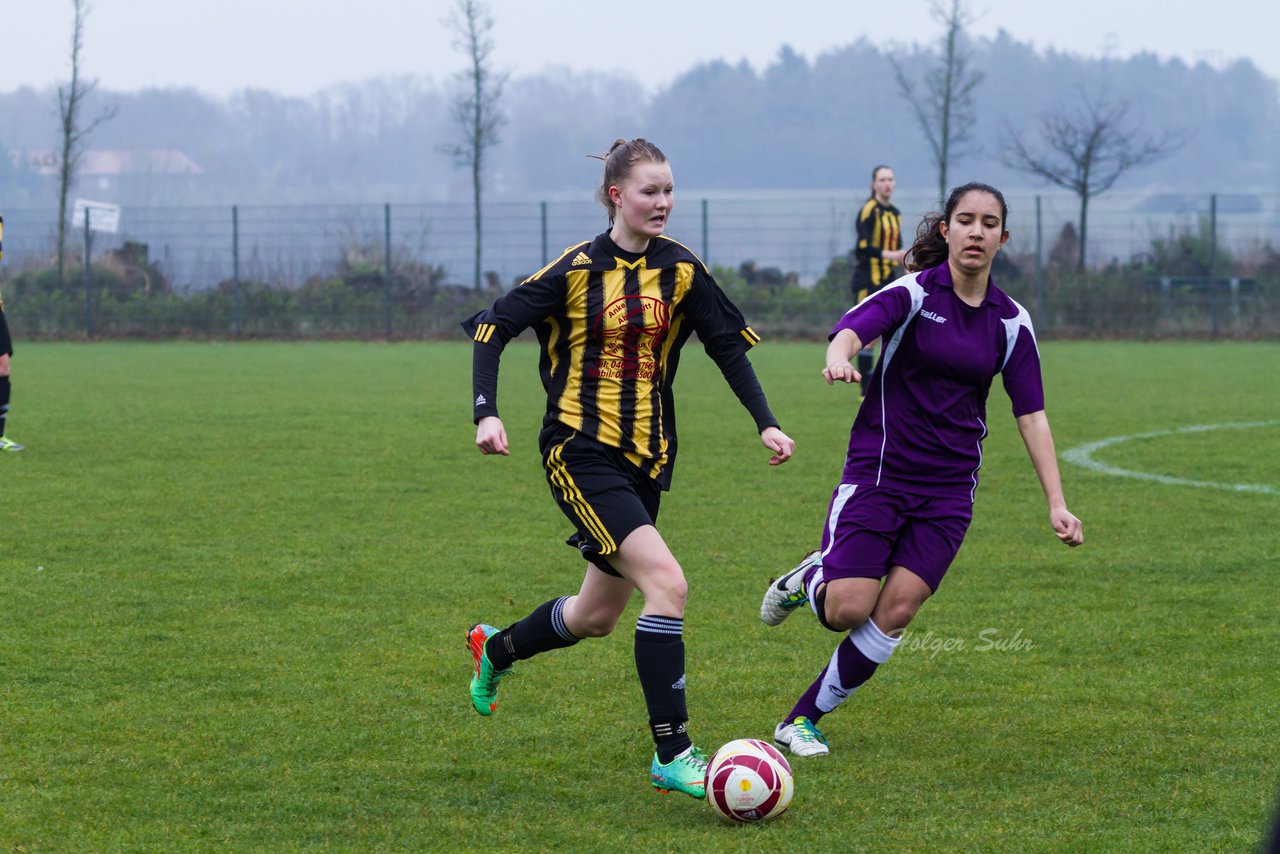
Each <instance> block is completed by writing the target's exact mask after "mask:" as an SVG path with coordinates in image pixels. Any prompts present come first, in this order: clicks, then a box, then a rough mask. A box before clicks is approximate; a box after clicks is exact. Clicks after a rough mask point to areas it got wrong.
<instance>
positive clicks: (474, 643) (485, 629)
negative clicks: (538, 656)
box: [467, 623, 515, 718]
mask: <svg viewBox="0 0 1280 854" xmlns="http://www.w3.org/2000/svg"><path fill="white" fill-rule="evenodd" d="M497 633H498V630H497V629H495V628H494V627H493V626H489V625H486V624H484V623H476V624H475V625H474V626H472V627H471V628H470V629H468V630H467V647H468V648H469V649H470V650H471V660H472V661H473V662H475V672H474V673H472V675H471V705H473V706H475V707H476V711H477V712H479V713H480V714H482V715H484V716H485V717H486V718H487V717H489V715H492V714H493V713H494V711H495V710H496V709H497V708H498V682H500V681H501V680H502V677H503V676H506V675H508V674H510V673H511V672H512V671H514V670H515V667H514V666H512V667H508V668H507V669H506V670H495V669H494V667H493V664H492V663H490V661H489V656H488V654H487V653H485V651H484V645H485V641H487V640H489V638H491V637H493V636H494V635H496V634H497Z"/></svg>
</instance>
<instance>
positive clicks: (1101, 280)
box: [0, 192, 1280, 338]
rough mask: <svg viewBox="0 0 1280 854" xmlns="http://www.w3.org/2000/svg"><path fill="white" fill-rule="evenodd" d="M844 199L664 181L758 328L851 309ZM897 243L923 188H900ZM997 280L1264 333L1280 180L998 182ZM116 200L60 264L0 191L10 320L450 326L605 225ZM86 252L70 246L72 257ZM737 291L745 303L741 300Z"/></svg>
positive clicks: (85, 332) (1138, 315)
mask: <svg viewBox="0 0 1280 854" xmlns="http://www.w3.org/2000/svg"><path fill="white" fill-rule="evenodd" d="M861 201H862V200H861V199H860V198H857V197H853V198H850V197H847V196H840V195H837V194H835V193H829V192H828V193H818V192H812V193H773V194H764V193H753V194H745V193H744V194H739V195H735V194H720V195H715V196H710V195H708V196H706V197H698V196H696V195H695V196H693V197H692V198H691V197H690V195H689V194H686V195H683V196H681V197H680V200H679V204H678V205H677V208H676V212H675V215H674V216H673V218H672V225H671V229H670V232H669V233H670V234H671V236H672V237H673V238H675V239H677V240H679V241H681V242H682V243H684V244H686V245H687V246H689V247H690V248H691V249H693V250H694V251H695V252H697V253H698V254H699V255H700V256H701V257H702V258H703V259H704V260H705V261H707V262H708V263H709V264H710V265H712V267H713V269H715V271H716V274H717V277H718V279H719V280H720V281H721V284H722V286H724V287H725V288H726V290H728V291H730V292H731V293H732V294H733V295H734V298H735V299H738V300H740V301H742V302H743V303H744V311H746V313H747V314H748V317H749V319H751V320H752V322H753V323H754V324H756V325H757V326H759V327H761V328H762V329H763V330H764V331H766V332H767V331H775V332H783V333H786V334H805V330H807V332H808V334H818V333H821V332H823V331H825V329H826V328H827V327H829V326H830V324H831V321H832V319H833V317H834V316H835V314H834V313H838V312H839V311H843V310H844V309H845V308H847V307H848V302H849V296H848V289H847V282H848V268H847V256H848V252H849V250H850V248H851V247H852V243H853V227H854V217H855V215H856V210H857V208H858V207H859V206H860V204H861ZM894 201H895V203H896V204H897V205H898V206H899V207H900V208H901V209H902V211H903V225H904V231H905V232H906V235H905V238H906V240H907V241H908V242H909V241H910V238H911V236H912V235H913V234H914V230H915V226H916V224H917V223H919V221H920V219H921V218H922V216H923V215H924V214H925V213H926V212H928V211H929V210H930V209H932V208H933V207H934V205H933V200H932V198H931V197H929V196H925V195H922V194H915V195H913V194H911V193H909V192H900V193H899V194H898V195H897V196H896V197H895V200H894ZM1008 202H1009V206H1010V215H1009V229H1010V232H1011V235H1012V237H1011V242H1010V246H1009V247H1008V250H1007V251H1006V252H1005V253H1002V255H1001V258H1000V261H1001V267H999V268H998V269H997V271H996V275H997V281H999V282H1000V284H1001V286H1002V287H1005V288H1006V289H1007V290H1009V291H1010V292H1011V293H1013V294H1014V296H1015V297H1016V298H1018V299H1019V300H1021V301H1023V302H1024V304H1026V305H1027V307H1028V308H1029V309H1030V310H1031V311H1032V314H1033V317H1034V318H1035V320H1036V323H1037V328H1038V329H1039V330H1040V331H1041V334H1044V335H1053V334H1059V335H1092V334H1097V335H1115V336H1137V337H1143V336H1166V337H1167V336H1180V335H1188V336H1197V337H1212V336H1232V337H1274V336H1277V335H1280V249H1278V247H1280V196H1277V195H1256V194H1214V193H1204V194H1171V193H1165V194H1152V193H1146V194H1141V195H1136V194H1129V195H1126V194H1120V193H1112V194H1106V195H1104V196H1101V197H1099V198H1097V199H1094V200H1092V203H1091V206H1090V213H1089V218H1088V221H1087V226H1088V233H1087V237H1086V239H1085V241H1084V244H1085V249H1086V252H1085V264H1084V266H1083V267H1081V266H1080V264H1079V247H1080V242H1081V241H1080V234H1079V226H1078V217H1079V203H1078V200H1077V199H1076V198H1075V197H1074V196H1070V195H1063V194H1039V195H1037V194H1016V193H1014V194H1010V195H1009V197H1008ZM483 213H484V216H483V221H482V222H483V235H482V240H481V246H482V249H483V253H482V258H481V261H482V264H481V274H480V276H479V281H478V282H477V281H476V279H477V277H476V275H475V262H474V258H475V246H476V238H475V226H474V217H473V214H472V208H471V206H470V205H469V204H420V205H336V204H320V205H306V206H261V205H256V206H230V207H174V208H161V207H155V208H126V209H125V210H124V211H122V213H121V216H120V222H119V229H118V231H117V232H116V233H110V234H109V233H101V232H89V233H87V234H85V233H83V229H76V228H72V229H71V230H70V235H69V238H68V245H67V256H68V257H67V261H66V264H65V265H64V270H63V275H62V276H61V278H59V276H58V275H57V271H56V269H55V264H54V259H55V255H56V237H55V235H56V231H57V229H56V212H54V211H51V210H7V211H0V215H3V216H4V225H5V231H4V254H5V258H4V261H3V262H0V293H2V294H3V295H4V298H5V305H6V312H7V313H8V316H9V320H10V324H11V326H13V327H14V328H15V329H16V330H18V334H19V335H21V336H23V337H46V338H96V337H112V336H141V337H171V336H181V335H196V336H210V337H255V336H257V337H367V338H414V337H424V336H433V335H442V334H443V335H448V334H453V333H454V332H455V331H456V329H457V325H456V324H457V321H458V319H459V318H460V317H462V316H464V315H465V314H466V313H469V312H470V311H473V310H475V309H477V308H478V307H480V306H483V305H485V304H487V303H489V302H491V301H492V299H493V298H494V296H495V295H496V293H498V292H500V291H501V290H503V289H506V288H510V287H512V286H513V285H515V284H516V283H518V282H519V281H521V280H522V279H524V278H525V277H526V276H528V275H530V274H531V273H533V272H535V271H537V270H538V269H540V268H541V267H543V266H545V265H546V264H547V263H548V262H549V261H552V260H554V259H555V258H556V257H558V256H559V254H560V253H561V251H563V249H564V248H565V247H567V246H570V245H574V244H576V243H578V242H581V241H582V240H585V239H589V238H590V237H592V236H594V235H595V234H597V233H598V232H600V231H603V230H604V229H605V228H606V226H607V223H606V220H605V216H604V212H603V209H602V208H600V207H599V206H598V205H596V204H594V203H589V202H585V201H579V200H574V201H555V200H534V201H529V202H506V201H504V202H494V203H490V204H486V205H485V207H484V209H483ZM86 254H87V255H88V257H89V258H90V259H91V263H90V264H89V265H87V266H86V265H85V264H83V262H82V259H83V258H84V257H85V256H86ZM748 306H750V307H752V308H754V309H755V311H756V312H757V313H753V312H752V311H747V307H748Z"/></svg>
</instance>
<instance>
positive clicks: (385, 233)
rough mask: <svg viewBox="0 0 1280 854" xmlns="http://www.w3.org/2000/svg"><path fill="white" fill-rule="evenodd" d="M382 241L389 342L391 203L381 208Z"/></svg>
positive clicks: (388, 338) (391, 298)
mask: <svg viewBox="0 0 1280 854" xmlns="http://www.w3.org/2000/svg"><path fill="white" fill-rule="evenodd" d="M382 239H383V244H384V245H383V249H382V252H383V259H382V262H383V266H384V267H385V268H386V274H385V275H386V281H387V293H386V299H385V303H386V314H387V316H386V335H387V340H388V341H390V340H391V303H392V301H393V299H394V295H393V289H392V282H391V203H390V202H387V203H386V204H384V205H383V206H382Z"/></svg>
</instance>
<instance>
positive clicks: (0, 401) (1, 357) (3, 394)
mask: <svg viewBox="0 0 1280 854" xmlns="http://www.w3.org/2000/svg"><path fill="white" fill-rule="evenodd" d="M3 238H4V220H3V219H0V240H3ZM3 246H4V244H3V243H0V258H3V257H4V252H3ZM12 355H13V339H12V338H10V337H9V324H8V322H7V321H6V320H5V319H4V295H3V294H0V451H21V450H22V447H23V446H22V445H19V444H18V443H17V442H15V441H13V440H12V439H10V438H8V437H7V436H5V432H4V430H5V421H6V420H7V419H8V417H9V388H10V386H9V357H10V356H12Z"/></svg>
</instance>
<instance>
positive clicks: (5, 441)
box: [0, 436, 27, 453]
mask: <svg viewBox="0 0 1280 854" xmlns="http://www.w3.org/2000/svg"><path fill="white" fill-rule="evenodd" d="M26 447H27V446H26V445H19V444H18V443H17V442H15V441H13V440H12V439H10V438H9V437H8V436H0V451H9V452H10V453H16V452H18V451H23V450H26Z"/></svg>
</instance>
